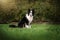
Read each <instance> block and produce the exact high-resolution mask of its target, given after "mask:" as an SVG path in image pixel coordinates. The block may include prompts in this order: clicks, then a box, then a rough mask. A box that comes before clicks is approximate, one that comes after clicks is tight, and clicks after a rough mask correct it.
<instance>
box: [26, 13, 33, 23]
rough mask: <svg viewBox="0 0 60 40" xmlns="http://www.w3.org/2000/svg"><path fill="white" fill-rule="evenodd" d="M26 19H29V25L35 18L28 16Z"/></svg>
mask: <svg viewBox="0 0 60 40" xmlns="http://www.w3.org/2000/svg"><path fill="white" fill-rule="evenodd" d="M26 18H27V19H28V21H29V23H31V22H32V20H33V16H32V15H28V14H26Z"/></svg>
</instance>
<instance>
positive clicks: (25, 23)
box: [10, 9, 34, 28]
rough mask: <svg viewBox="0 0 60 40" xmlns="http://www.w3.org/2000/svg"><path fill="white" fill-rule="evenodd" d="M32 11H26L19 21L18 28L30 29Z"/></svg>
mask: <svg viewBox="0 0 60 40" xmlns="http://www.w3.org/2000/svg"><path fill="white" fill-rule="evenodd" d="M33 16H34V9H28V13H27V14H25V16H24V17H23V18H22V19H21V21H19V23H18V26H17V27H20V28H23V27H26V28H31V22H32V21H33ZM10 27H16V25H10Z"/></svg>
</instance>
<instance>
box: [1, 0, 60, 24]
mask: <svg viewBox="0 0 60 40" xmlns="http://www.w3.org/2000/svg"><path fill="white" fill-rule="evenodd" d="M15 1H16V3H15V6H14V8H12V7H11V8H9V9H8V8H7V10H5V9H4V8H2V6H1V7H0V9H1V10H0V23H9V22H12V21H19V20H20V19H21V18H22V17H23V16H24V15H25V13H27V9H28V8H34V9H35V15H34V21H35V22H42V21H46V20H48V21H51V22H60V19H59V17H60V11H59V10H60V6H59V3H60V2H59V0H15ZM3 9H4V10H3Z"/></svg>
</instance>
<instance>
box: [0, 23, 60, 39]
mask: <svg viewBox="0 0 60 40" xmlns="http://www.w3.org/2000/svg"><path fill="white" fill-rule="evenodd" d="M0 40H60V25H53V24H45V23H43V24H32V28H10V27H9V24H0Z"/></svg>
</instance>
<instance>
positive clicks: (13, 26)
mask: <svg viewBox="0 0 60 40" xmlns="http://www.w3.org/2000/svg"><path fill="white" fill-rule="evenodd" d="M9 27H12V28H16V27H17V26H16V25H9Z"/></svg>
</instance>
